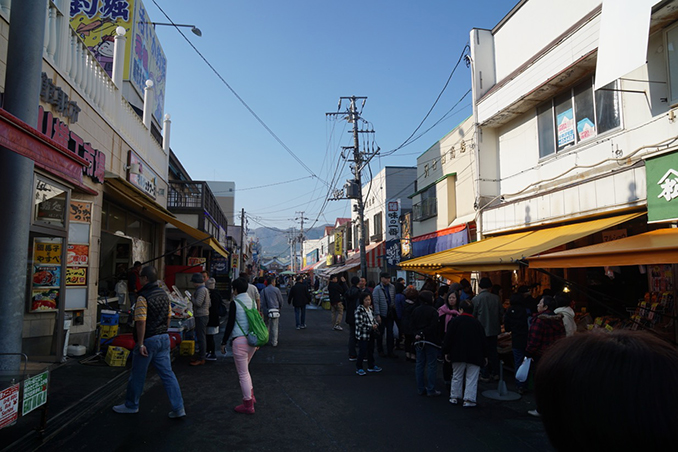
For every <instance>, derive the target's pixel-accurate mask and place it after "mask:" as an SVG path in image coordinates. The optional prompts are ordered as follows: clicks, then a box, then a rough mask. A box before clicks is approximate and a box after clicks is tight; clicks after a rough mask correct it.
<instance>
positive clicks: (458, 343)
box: [443, 300, 488, 408]
mask: <svg viewBox="0 0 678 452" xmlns="http://www.w3.org/2000/svg"><path fill="white" fill-rule="evenodd" d="M471 312H473V304H472V303H471V301H470V300H464V301H462V302H460V303H459V316H457V317H455V318H454V320H452V321H451V322H450V324H449V326H448V328H447V333H445V340H444V342H443V353H444V354H445V362H448V363H451V364H452V369H453V375H452V383H451V385H450V403H451V404H453V405H457V404H458V403H459V399H461V398H462V397H463V400H464V407H467V408H470V407H474V406H476V398H477V396H478V376H479V375H480V368H481V366H483V365H484V364H485V362H486V361H487V351H488V350H487V342H486V338H485V329H484V328H483V326H482V325H481V324H480V322H479V321H478V319H476V318H475V317H473V315H471Z"/></svg>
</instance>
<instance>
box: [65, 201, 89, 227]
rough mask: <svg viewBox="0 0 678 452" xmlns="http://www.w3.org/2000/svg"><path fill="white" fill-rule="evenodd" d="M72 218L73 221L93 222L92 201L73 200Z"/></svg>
mask: <svg viewBox="0 0 678 452" xmlns="http://www.w3.org/2000/svg"><path fill="white" fill-rule="evenodd" d="M70 220H71V221H80V222H83V223H91V222H92V203H91V202H81V201H71V211H70Z"/></svg>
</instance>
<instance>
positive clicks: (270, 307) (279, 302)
mask: <svg viewBox="0 0 678 452" xmlns="http://www.w3.org/2000/svg"><path fill="white" fill-rule="evenodd" d="M267 282H268V285H267V286H266V287H264V289H263V290H262V291H261V310H262V311H263V313H264V322H266V326H268V335H269V337H270V339H269V343H270V344H271V345H272V346H274V347H277V346H278V322H279V321H280V310H281V309H282V307H283V297H282V293H280V289H278V288H277V287H276V281H275V277H273V276H269V277H268V281H267Z"/></svg>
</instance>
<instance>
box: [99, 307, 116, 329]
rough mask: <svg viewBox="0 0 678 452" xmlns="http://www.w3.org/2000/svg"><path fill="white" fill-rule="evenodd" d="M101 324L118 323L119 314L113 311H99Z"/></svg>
mask: <svg viewBox="0 0 678 452" xmlns="http://www.w3.org/2000/svg"><path fill="white" fill-rule="evenodd" d="M99 323H101V325H102V326H103V325H118V324H119V323H120V314H118V313H117V312H115V311H109V310H103V311H101V322H99Z"/></svg>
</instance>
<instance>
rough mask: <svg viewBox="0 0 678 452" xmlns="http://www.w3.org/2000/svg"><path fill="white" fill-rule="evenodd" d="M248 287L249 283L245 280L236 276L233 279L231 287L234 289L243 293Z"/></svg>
mask: <svg viewBox="0 0 678 452" xmlns="http://www.w3.org/2000/svg"><path fill="white" fill-rule="evenodd" d="M248 287H249V283H248V282H247V280H245V279H243V278H236V279H235V280H234V281H233V289H235V290H236V291H237V292H238V293H245V292H247V288H248Z"/></svg>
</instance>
